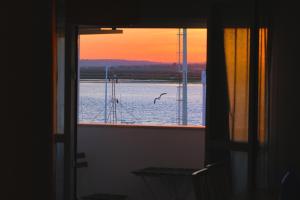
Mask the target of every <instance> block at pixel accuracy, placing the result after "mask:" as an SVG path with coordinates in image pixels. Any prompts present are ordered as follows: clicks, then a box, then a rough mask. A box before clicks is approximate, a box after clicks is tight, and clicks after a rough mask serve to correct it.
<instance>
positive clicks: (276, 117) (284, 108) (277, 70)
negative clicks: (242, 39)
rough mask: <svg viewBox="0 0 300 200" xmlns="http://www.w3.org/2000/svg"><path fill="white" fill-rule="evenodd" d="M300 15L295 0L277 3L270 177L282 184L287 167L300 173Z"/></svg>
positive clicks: (272, 70) (273, 39) (272, 39)
mask: <svg viewBox="0 0 300 200" xmlns="http://www.w3.org/2000/svg"><path fill="white" fill-rule="evenodd" d="M299 18H300V12H299V7H297V6H296V4H295V3H294V2H293V1H282V2H278V3H277V4H275V5H274V10H273V21H272V24H273V33H272V38H271V41H272V49H273V50H272V65H271V75H272V77H271V83H272V90H271V91H272V93H271V129H270V136H271V149H270V150H271V152H272V160H271V161H272V162H271V163H270V167H271V169H272V171H271V172H272V173H273V174H271V177H270V178H271V180H272V181H273V183H277V185H278V184H279V180H280V179H281V178H282V176H283V173H284V171H285V170H287V168H289V167H292V168H295V169H296V170H297V172H298V175H300V156H299V152H300V143H299V142H300V129H299V116H300V83H299V80H300V79H299V72H300V70H299V69H300V60H299V58H300V49H299V48H300V31H299V27H298V25H299V22H298V20H297V19H299Z"/></svg>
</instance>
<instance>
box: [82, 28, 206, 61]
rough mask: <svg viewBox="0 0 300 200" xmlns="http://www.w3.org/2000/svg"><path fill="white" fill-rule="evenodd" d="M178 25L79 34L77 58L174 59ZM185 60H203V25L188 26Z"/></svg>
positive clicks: (204, 57)
mask: <svg viewBox="0 0 300 200" xmlns="http://www.w3.org/2000/svg"><path fill="white" fill-rule="evenodd" d="M177 34H178V29H123V34H98V35H81V36H80V59H124V60H147V61H155V62H168V63H174V62H177V61H178V35H177ZM187 40H188V62H189V63H202V62H206V29H188V30H187Z"/></svg>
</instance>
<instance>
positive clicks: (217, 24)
mask: <svg viewBox="0 0 300 200" xmlns="http://www.w3.org/2000/svg"><path fill="white" fill-rule="evenodd" d="M221 19H222V15H221V10H220V8H219V7H213V8H212V9H211V13H210V16H209V18H208V30H207V68H206V70H207V71H206V73H207V101H206V102H207V104H206V105H207V106H206V109H207V110H206V113H207V115H206V164H208V163H212V162H219V161H224V160H225V161H228V160H229V159H230V153H229V151H228V149H227V144H228V143H229V123H228V113H229V99H228V90H227V77H226V76H224V74H225V75H226V63H225V53H224V37H223V26H222V22H221Z"/></svg>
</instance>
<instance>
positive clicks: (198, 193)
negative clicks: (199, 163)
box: [192, 168, 209, 200]
mask: <svg viewBox="0 0 300 200" xmlns="http://www.w3.org/2000/svg"><path fill="white" fill-rule="evenodd" d="M207 175H208V169H207V168H203V169H201V170H198V171H196V172H194V173H193V175H192V178H193V187H194V192H195V198H196V200H208V195H209V190H208V182H207V181H208V180H207Z"/></svg>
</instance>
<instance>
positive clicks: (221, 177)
mask: <svg viewBox="0 0 300 200" xmlns="http://www.w3.org/2000/svg"><path fill="white" fill-rule="evenodd" d="M206 167H207V169H208V190H209V200H229V199H230V197H231V192H230V181H229V169H228V167H227V165H226V163H223V162H220V163H212V164H208V165H207V166H206Z"/></svg>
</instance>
